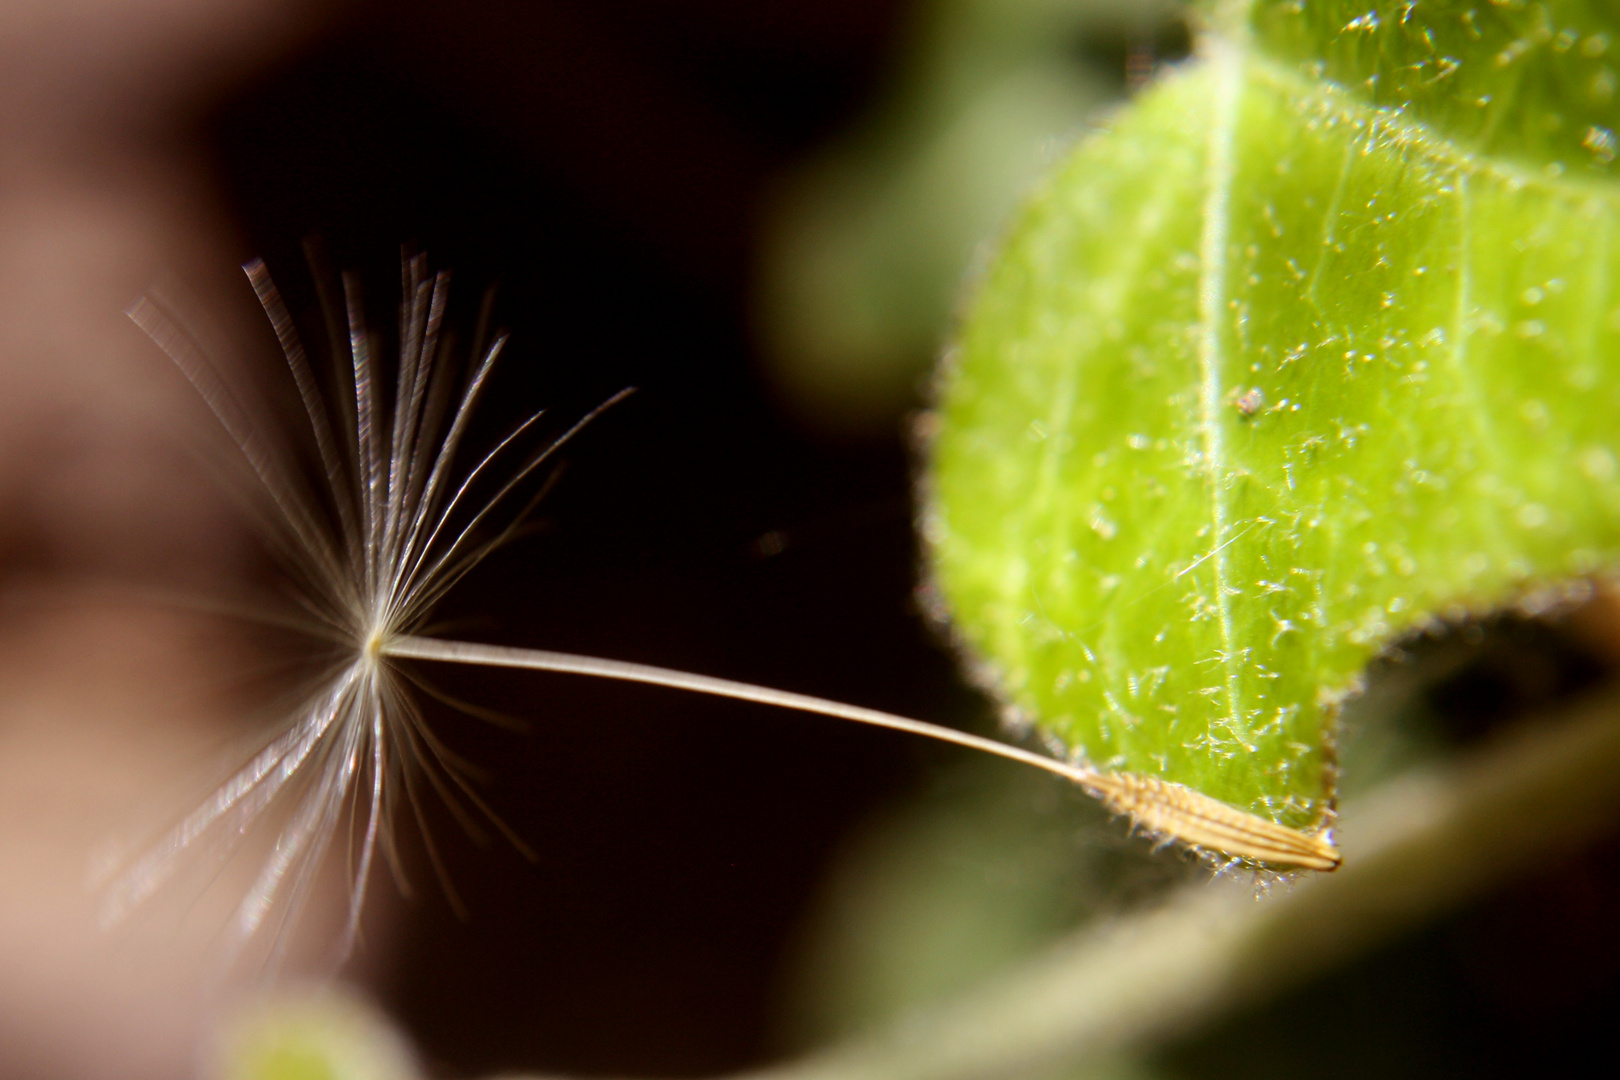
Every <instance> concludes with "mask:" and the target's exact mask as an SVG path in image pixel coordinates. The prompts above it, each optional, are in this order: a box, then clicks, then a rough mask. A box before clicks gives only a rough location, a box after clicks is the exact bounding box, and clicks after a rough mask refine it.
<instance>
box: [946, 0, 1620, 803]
mask: <svg viewBox="0 0 1620 1080" xmlns="http://www.w3.org/2000/svg"><path fill="white" fill-rule="evenodd" d="M1465 6H1466V7H1469V8H1470V10H1473V9H1476V8H1478V7H1480V6H1479V5H1453V4H1418V5H1405V4H1385V5H1380V6H1376V10H1375V6H1374V5H1366V4H1363V5H1356V6H1351V5H1346V4H1309V5H1298V4H1289V3H1261V4H1257V5H1255V8H1254V11H1253V20H1254V30H1255V35H1254V36H1255V38H1257V39H1258V44H1256V43H1255V42H1254V41H1252V40H1251V39H1250V38H1249V36H1248V35H1247V34H1246V33H1244V32H1241V31H1240V32H1237V33H1234V34H1231V35H1228V37H1227V38H1226V39H1225V40H1217V41H1214V42H1210V43H1206V49H1205V59H1204V60H1203V61H1202V62H1200V63H1198V64H1196V65H1192V66H1189V67H1188V68H1186V69H1185V70H1183V71H1182V72H1180V73H1178V74H1176V75H1175V76H1173V77H1172V78H1170V79H1168V80H1166V81H1165V82H1163V83H1162V84H1160V85H1159V86H1157V87H1155V88H1154V89H1153V90H1151V91H1150V92H1149V93H1147V94H1145V95H1144V96H1143V97H1142V98H1140V99H1139V100H1138V101H1137V102H1136V103H1135V104H1134V105H1133V106H1132V107H1131V108H1130V109H1129V110H1128V111H1127V112H1126V113H1124V114H1122V115H1121V117H1120V118H1119V120H1118V122H1117V124H1116V125H1115V127H1114V129H1113V130H1111V131H1110V132H1108V133H1106V134H1103V135H1101V136H1099V137H1096V138H1093V139H1091V140H1088V141H1086V142H1084V143H1083V144H1082V145H1081V146H1080V147H1079V148H1078V149H1077V150H1076V151H1075V153H1074V155H1073V156H1072V157H1071V158H1070V160H1069V161H1068V162H1067V163H1066V164H1065V165H1064V166H1063V167H1062V168H1061V169H1060V171H1059V172H1058V173H1057V175H1055V176H1054V177H1053V178H1051V180H1050V181H1049V182H1048V184H1047V186H1046V187H1045V189H1044V190H1043V191H1042V192H1041V193H1040V194H1039V195H1038V196H1037V197H1036V198H1035V199H1034V200H1033V202H1032V203H1031V205H1030V206H1029V208H1028V209H1027V210H1026V212H1025V214H1024V216H1023V218H1022V220H1021V221H1020V222H1019V224H1018V226H1017V227H1016V229H1015V231H1014V232H1013V234H1012V235H1011V237H1010V238H1009V240H1008V242H1007V244H1006V246H1005V249H1004V250H1003V252H1002V253H1001V255H1000V257H999V258H998V260H997V261H996V263H995V264H994V266H993V267H992V269H991V271H990V272H989V274H988V276H987V278H986V280H985V281H984V282H983V283H982V285H981V288H980V291H979V294H978V296H977V298H976V301H975V303H974V305H973V307H972V308H971V310H970V312H969V314H968V317H967V319H966V321H965V323H964V325H963V327H962V330H961V333H960V338H959V342H958V346H957V348H956V350H955V351H954V354H953V356H952V358H951V360H950V361H949V362H948V363H947V366H946V372H945V374H944V376H943V380H942V394H941V404H940V417H939V429H938V435H937V438H936V441H935V445H934V447H933V451H932V454H933V457H932V471H931V474H930V485H931V502H930V506H929V510H928V514H927V519H926V526H927V530H928V534H929V541H930V544H931V548H932V553H933V567H934V572H935V576H936V581H937V584H938V587H939V590H940V593H941V596H942V598H943V601H944V604H945V607H946V608H947V609H948V611H949V613H950V615H951V616H952V618H953V619H954V620H955V626H956V628H957V632H958V633H959V635H960V637H961V638H962V639H963V641H964V644H965V645H966V646H967V647H968V648H969V649H970V650H971V651H972V652H973V653H974V654H976V656H977V657H979V658H980V659H981V661H982V665H983V669H984V671H985V672H986V675H987V678H988V681H989V682H990V683H991V684H992V685H993V686H994V687H995V688H996V689H997V690H998V692H999V693H1001V694H1002V695H1003V696H1004V697H1005V698H1006V699H1007V700H1008V701H1009V702H1010V703H1011V704H1012V705H1014V706H1015V707H1017V708H1018V709H1019V710H1021V711H1022V712H1023V713H1024V714H1025V715H1027V716H1028V717H1029V718H1030V719H1031V720H1032V721H1033V722H1034V723H1035V724H1037V725H1038V726H1039V727H1040V728H1041V729H1042V730H1043V731H1045V732H1047V733H1049V734H1051V735H1053V736H1056V737H1057V738H1059V739H1061V740H1062V741H1063V742H1065V743H1066V744H1067V745H1068V746H1069V747H1070V748H1071V749H1072V750H1073V751H1074V752H1076V753H1077V754H1079V755H1081V756H1082V757H1083V758H1084V759H1086V760H1087V761H1089V762H1091V763H1092V764H1093V765H1094V766H1096V767H1098V768H1101V769H1107V770H1117V771H1124V772H1131V773H1139V774H1146V775H1150V776H1155V777H1160V778H1163V779H1166V780H1169V781H1173V782H1176V783H1180V784H1184V785H1186V786H1188V787H1191V788H1193V789H1195V790H1197V791H1199V792H1202V793H1204V794H1206V795H1209V796H1212V797H1214V798H1217V799H1220V800H1222V801H1225V802H1227V803H1230V804H1232V805H1235V806H1237V807H1240V808H1242V809H1244V810H1247V811H1250V812H1252V813H1254V814H1257V815H1259V816H1260V817H1263V818H1266V819H1269V820H1272V821H1276V822H1279V823H1282V824H1285V825H1289V826H1292V827H1295V828H1311V827H1314V826H1317V825H1319V824H1321V823H1322V822H1323V821H1324V820H1325V819H1326V818H1327V815H1328V813H1329V811H1330V809H1331V805H1332V797H1333V785H1334V766H1333V749H1332V747H1333V737H1334V731H1333V723H1334V715H1335V711H1336V702H1337V701H1338V700H1340V699H1341V698H1342V697H1343V695H1344V694H1345V693H1346V692H1348V691H1350V690H1352V689H1353V688H1354V687H1355V685H1356V682H1357V679H1358V676H1359V673H1360V672H1361V670H1362V669H1363V668H1364V666H1365V665H1366V663H1367V662H1368V660H1369V659H1371V658H1372V657H1373V656H1374V655H1376V654H1377V653H1378V652H1379V651H1380V650H1381V649H1382V648H1384V647H1385V646H1386V645H1388V644H1389V643H1390V642H1391V641H1392V640H1394V639H1395V638H1397V637H1399V636H1400V635H1402V634H1404V633H1407V632H1409V631H1411V630H1413V629H1414V628H1417V627H1422V626H1425V625H1428V624H1431V623H1432V622H1434V621H1435V620H1437V619H1451V618H1455V617H1458V616H1460V615H1462V614H1464V613H1466V612H1470V611H1479V610H1484V609H1493V608H1499V607H1501V606H1503V605H1506V604H1510V603H1514V602H1527V603H1531V604H1536V603H1541V602H1544V601H1545V600H1546V599H1547V598H1548V597H1549V596H1550V595H1552V594H1554V593H1557V592H1558V590H1565V591H1570V590H1575V591H1578V589H1579V587H1580V583H1581V582H1582V581H1583V580H1584V579H1586V578H1588V577H1589V576H1590V575H1592V574H1594V573H1597V572H1599V571H1601V570H1603V569H1605V568H1607V567H1610V566H1612V565H1613V564H1614V563H1615V562H1616V559H1617V556H1620V470H1617V467H1616V463H1617V460H1620V425H1617V424H1616V421H1615V418H1616V417H1617V416H1620V381H1617V379H1616V378H1615V376H1616V374H1620V372H1617V371H1616V368H1617V367H1620V349H1617V345H1620V341H1617V336H1620V335H1617V328H1620V296H1617V295H1616V289H1615V286H1614V284H1613V282H1615V281H1616V280H1620V275H1616V274H1615V273H1613V272H1612V264H1613V263H1614V261H1615V253H1614V250H1613V242H1612V233H1613V230H1614V223H1615V216H1616V213H1617V212H1620V189H1617V188H1616V186H1615V185H1614V183H1613V181H1611V180H1609V179H1608V178H1607V176H1606V174H1605V173H1606V163H1605V162H1603V161H1601V160H1600V159H1601V157H1602V154H1596V155H1594V153H1593V152H1592V150H1591V149H1590V148H1589V147H1587V146H1583V145H1582V143H1583V140H1584V141H1585V142H1588V143H1590V142H1591V141H1592V139H1591V138H1589V137H1587V136H1585V135H1580V136H1579V137H1569V133H1568V131H1565V132H1564V134H1563V136H1560V137H1559V138H1558V139H1555V138H1553V137H1551V136H1550V135H1549V134H1548V131H1549V130H1550V127H1549V121H1548V120H1547V117H1548V115H1549V113H1548V106H1547V103H1548V102H1549V101H1552V100H1555V98H1556V95H1555V91H1556V90H1557V86H1558V79H1559V78H1562V75H1561V74H1559V73H1557V72H1554V73H1553V74H1552V75H1549V74H1548V70H1550V68H1552V67H1556V65H1557V64H1558V63H1560V62H1561V57H1563V56H1565V55H1567V54H1568V53H1569V52H1570V50H1572V49H1573V50H1577V51H1578V50H1579V49H1581V48H1582V47H1583V46H1582V44H1581V43H1582V42H1585V41H1587V40H1589V39H1590V38H1591V37H1592V35H1593V34H1594V33H1596V32H1597V31H1596V30H1595V29H1594V27H1595V26H1597V25H1598V23H1597V21H1596V20H1597V16H1595V15H1593V14H1592V11H1591V9H1589V6H1588V5H1586V4H1584V3H1569V4H1564V5H1560V4H1542V5H1537V4H1531V5H1528V7H1531V8H1536V9H1546V11H1543V12H1542V15H1544V16H1546V18H1545V19H1544V21H1545V22H1546V23H1547V25H1550V26H1553V27H1554V30H1553V33H1552V36H1549V37H1546V41H1552V40H1553V39H1554V38H1555V37H1556V34H1557V32H1558V31H1557V29H1556V28H1557V27H1558V26H1559V25H1561V23H1560V22H1559V21H1558V19H1557V18H1554V16H1558V15H1559V14H1560V13H1561V12H1562V10H1563V9H1564V8H1568V9H1570V11H1572V12H1573V13H1574V15H1572V16H1571V21H1572V22H1580V20H1584V22H1580V25H1581V26H1583V27H1584V29H1582V30H1580V31H1579V32H1577V33H1575V34H1574V44H1573V45H1569V46H1567V47H1565V48H1564V49H1563V51H1562V52H1560V51H1557V50H1555V49H1554V48H1553V46H1552V45H1550V44H1546V41H1543V42H1542V44H1540V45H1537V46H1536V47H1535V48H1527V49H1524V50H1520V51H1519V53H1518V54H1517V58H1516V59H1515V60H1514V61H1512V62H1513V63H1519V64H1521V65H1522V70H1518V71H1517V72H1516V75H1517V78H1516V79H1515V80H1504V82H1503V84H1502V85H1503V86H1505V87H1511V88H1513V90H1514V93H1516V94H1518V95H1519V100H1520V102H1521V104H1524V106H1525V107H1524V108H1522V109H1515V108H1513V107H1512V102H1511V101H1508V102H1506V103H1498V106H1500V107H1498V106H1493V105H1491V104H1490V103H1487V104H1486V105H1483V106H1475V108H1477V109H1480V110H1483V111H1484V112H1486V113H1489V114H1490V116H1491V119H1490V120H1489V122H1488V123H1486V124H1483V125H1481V124H1477V123H1473V124H1471V125H1468V124H1461V123H1459V122H1457V121H1456V120H1455V117H1456V116H1457V115H1458V114H1463V115H1465V116H1468V117H1470V118H1471V119H1472V114H1468V113H1466V111H1465V110H1464V109H1463V107H1462V106H1461V105H1459V104H1458V103H1457V102H1458V100H1460V99H1459V98H1458V96H1457V94H1456V93H1454V92H1453V91H1454V88H1455V87H1457V86H1464V85H1465V84H1466V85H1467V86H1473V85H1474V84H1472V83H1466V80H1467V78H1468V77H1470V76H1469V73H1470V72H1471V71H1472V69H1471V68H1470V66H1469V65H1470V64H1473V63H1478V64H1480V65H1485V64H1495V63H1497V61H1496V60H1495V59H1494V57H1495V56H1496V55H1498V54H1500V53H1501V51H1502V49H1503V48H1505V47H1506V46H1504V45H1502V43H1501V38H1502V37H1503V34H1502V33H1497V32H1496V31H1497V30H1500V29H1501V27H1499V26H1495V24H1492V25H1489V26H1485V27H1484V28H1483V29H1481V28H1480V27H1478V26H1476V27H1475V30H1479V31H1480V33H1479V34H1478V35H1477V36H1476V37H1475V38H1474V39H1472V40H1471V41H1467V40H1461V39H1463V38H1467V37H1468V36H1469V33H1471V31H1470V32H1464V31H1459V30H1457V19H1458V17H1459V16H1458V12H1459V11H1460V10H1461V9H1462V8H1463V7H1465ZM1524 7H1526V5H1518V8H1515V9H1514V10H1512V11H1508V12H1506V13H1505V14H1502V13H1497V14H1492V13H1493V12H1496V9H1495V8H1491V9H1489V10H1487V12H1486V15H1487V16H1489V17H1490V18H1498V17H1500V19H1507V20H1509V22H1508V23H1504V24H1503V25H1506V26H1508V29H1509V30H1511V29H1513V27H1514V26H1517V25H1518V24H1515V23H1511V19H1515V18H1529V16H1527V15H1525V14H1524V12H1523V11H1522V10H1519V9H1520V8H1524ZM1386 9H1387V10H1386ZM1403 9H1404V10H1406V15H1407V18H1406V19H1405V21H1404V22H1403V21H1402V18H1401V13H1402V11H1403ZM1553 9H1558V10H1557V11H1554V10H1553ZM1369 12H1371V13H1372V14H1373V15H1374V16H1376V17H1377V20H1381V21H1379V22H1378V26H1377V27H1375V28H1373V29H1372V30H1368V29H1366V28H1364V27H1356V26H1351V24H1352V23H1354V22H1355V20H1356V19H1357V18H1360V17H1361V16H1363V15H1366V14H1367V13H1369ZM1548 12H1551V14H1550V15H1549V14H1547V13H1548ZM1340 16H1343V17H1342V18H1340ZM1576 16H1579V19H1576ZM1538 17H1539V16H1538ZM1607 18H1609V19H1611V20H1612V19H1614V18H1616V16H1607ZM1425 19H1428V20H1429V21H1430V23H1431V24H1432V25H1425V23H1424V20H1425ZM1537 25H1540V24H1537ZM1346 27H1349V29H1346ZM1611 29H1612V28H1611ZM1425 33H1427V34H1428V37H1424V35H1425ZM1504 33H1505V31H1504ZM1312 34H1315V35H1318V37H1316V38H1312V36H1311V35H1312ZM1347 35H1352V36H1349V37H1347ZM1379 35H1383V36H1379ZM1448 35H1449V36H1448ZM1386 39H1387V40H1386ZM1453 39H1457V40H1453ZM1508 40H1509V42H1510V43H1511V41H1514V40H1519V39H1518V38H1516V37H1513V36H1512V35H1511V34H1509V35H1508ZM1414 41H1418V42H1425V43H1430V44H1433V43H1436V42H1438V43H1439V44H1441V45H1444V46H1446V47H1447V48H1451V47H1452V46H1455V50H1454V53H1455V56H1456V58H1457V59H1456V62H1455V66H1454V67H1453V69H1452V71H1453V75H1452V76H1451V77H1449V78H1442V79H1440V80H1438V82H1437V83H1436V84H1435V88H1433V90H1432V92H1431V93H1430V96H1429V97H1423V96H1422V95H1423V93H1425V92H1426V91H1424V90H1423V85H1422V81H1421V80H1420V79H1416V78H1415V77H1408V76H1409V75H1410V72H1409V71H1408V68H1409V67H1410V66H1411V58H1410V56H1408V55H1406V54H1403V53H1402V52H1401V48H1407V49H1408V52H1411V43H1412V42H1414ZM1302 42H1303V44H1302ZM1313 42H1314V45H1313V44H1312V43H1313ZM1346 42H1349V43H1350V44H1349V45H1346V44H1345V43H1346ZM1369 42H1370V44H1369ZM1470 45H1473V46H1478V47H1480V48H1482V49H1485V48H1488V49H1494V50H1495V52H1492V53H1489V54H1488V55H1485V56H1482V57H1481V56H1473V55H1472V54H1469V53H1468V52H1467V50H1466V48H1465V46H1470ZM1307 46H1310V47H1312V48H1314V49H1315V53H1314V54H1313V55H1310V56H1304V57H1303V58H1302V55H1301V54H1302V52H1305V51H1306V48H1307ZM1543 46H1545V47H1543ZM1436 47H1437V48H1438V46H1436ZM1586 48H1589V49H1591V48H1594V47H1592V46H1586ZM1446 55H1451V54H1450V53H1447V54H1446ZM1588 59H1592V60H1593V61H1594V64H1595V63H1596V58H1594V57H1588ZM1403 64H1405V65H1406V66H1405V67H1403V66H1402V65H1403ZM1536 64H1541V65H1542V67H1541V68H1536V67H1535V65H1536ZM1358 65H1360V66H1359V67H1358ZM1589 67H1590V65H1589ZM1593 70H1595V68H1594V69H1593ZM1391 71H1395V72H1397V73H1404V74H1401V75H1400V78H1396V77H1395V76H1393V75H1390V74H1389V73H1390V72H1391ZM1323 73H1331V74H1334V75H1336V76H1337V77H1338V78H1340V79H1342V80H1343V82H1342V83H1340V82H1334V81H1330V80H1327V79H1324V78H1321V77H1319V76H1320V75H1321V74H1323ZM1375 76H1376V77H1375ZM1543 76H1546V77H1543ZM1554 76H1556V77H1554ZM1583 77H1584V78H1586V79H1587V81H1588V83H1589V82H1590V81H1591V79H1592V78H1595V77H1596V76H1595V75H1594V74H1593V73H1592V71H1591V70H1589V71H1587V73H1586V74H1585V75H1584V76H1583ZM1401 78H1404V79H1405V80H1406V81H1405V82H1401V81H1400V79H1401ZM1392 85H1395V86H1397V87H1398V88H1399V91H1400V93H1401V94H1403V95H1405V96H1404V97H1403V98H1402V99H1401V100H1402V104H1403V106H1404V107H1403V108H1402V109H1400V110H1397V109H1393V108H1389V107H1388V106H1389V105H1391V104H1392V100H1391V97H1390V95H1391V94H1392V93H1393V92H1394V91H1392V90H1390V87H1391V86H1392ZM1549 86H1551V87H1552V89H1550V90H1549V89H1548V87H1549ZM1472 92H1473V91H1472V90H1468V91H1467V93H1472ZM1464 96H1465V97H1466V94H1464ZM1558 100H1561V99H1558ZM1582 100H1583V102H1584V104H1583V105H1582V109H1584V111H1581V110H1572V111H1570V112H1569V114H1568V116H1569V117H1571V118H1573V119H1569V120H1567V122H1568V123H1576V122H1578V123H1579V124H1581V125H1584V126H1585V127H1586V128H1592V127H1597V126H1603V125H1599V124H1598V121H1599V120H1603V119H1608V118H1609V114H1608V113H1601V112H1599V111H1596V106H1594V105H1593V104H1592V101H1591V100H1590V96H1588V98H1585V99H1582ZM1379 106H1384V107H1379ZM1610 111H1611V112H1614V111H1615V109H1614V107H1613V106H1612V105H1611V106H1610ZM1425 121H1426V122H1425ZM1431 125H1441V126H1440V127H1436V126H1431ZM1444 125H1451V126H1450V127H1445V126H1444ZM1453 136H1455V137H1453ZM1560 139H1561V141H1560ZM1598 141H1599V142H1601V139H1600V138H1599V139H1598ZM1476 148H1477V149H1476ZM1479 150H1484V151H1487V152H1488V153H1481V152H1479ZM1577 152H1578V154H1577ZM1578 155H1581V156H1578ZM1577 161H1578V162H1579V163H1580V168H1574V167H1572V163H1576V162H1577Z"/></svg>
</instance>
